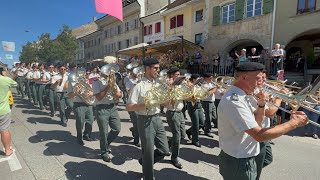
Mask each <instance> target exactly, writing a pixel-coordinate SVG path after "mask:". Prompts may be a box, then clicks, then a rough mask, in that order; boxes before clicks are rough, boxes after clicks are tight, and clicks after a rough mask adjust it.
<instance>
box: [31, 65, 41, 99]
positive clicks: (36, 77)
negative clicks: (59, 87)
mask: <svg viewBox="0 0 320 180" xmlns="http://www.w3.org/2000/svg"><path fill="white" fill-rule="evenodd" d="M39 66H40V64H39ZM39 66H35V67H34V69H33V73H32V80H33V82H34V83H33V85H32V94H33V97H34V101H33V104H34V105H38V102H39V97H38V85H37V81H38V80H39V79H40V71H39V68H38V67H39Z"/></svg>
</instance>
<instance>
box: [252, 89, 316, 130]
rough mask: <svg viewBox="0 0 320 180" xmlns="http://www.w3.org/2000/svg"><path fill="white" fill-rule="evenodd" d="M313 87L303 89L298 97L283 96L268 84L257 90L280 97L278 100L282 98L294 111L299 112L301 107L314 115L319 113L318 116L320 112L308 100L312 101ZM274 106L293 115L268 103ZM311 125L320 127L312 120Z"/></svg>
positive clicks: (291, 95)
mask: <svg viewBox="0 0 320 180" xmlns="http://www.w3.org/2000/svg"><path fill="white" fill-rule="evenodd" d="M311 88H312V87H311V86H308V87H306V88H305V89H303V90H302V91H301V93H298V94H296V95H293V94H290V93H289V94H283V93H281V92H278V91H276V90H275V89H271V88H270V85H268V84H264V85H263V87H262V88H258V89H256V90H259V89H261V90H263V91H264V92H267V93H269V94H270V95H272V96H274V97H278V98H281V99H282V100H283V101H284V102H286V103H288V105H289V106H291V108H292V110H293V111H297V110H298V109H299V108H300V107H302V108H304V109H307V110H309V111H311V112H314V113H317V114H320V111H318V110H316V109H314V104H315V103H314V102H310V101H308V100H307V99H310V95H311V94H310V92H311V91H312V90H310V89H311ZM266 103H268V104H270V105H272V106H275V107H277V108H278V109H280V110H282V111H285V112H287V113H289V114H291V112H290V111H288V110H286V109H284V108H282V107H279V106H276V105H274V104H272V103H270V102H266ZM309 123H310V124H312V125H315V126H318V127H320V124H318V123H316V122H313V121H311V120H309Z"/></svg>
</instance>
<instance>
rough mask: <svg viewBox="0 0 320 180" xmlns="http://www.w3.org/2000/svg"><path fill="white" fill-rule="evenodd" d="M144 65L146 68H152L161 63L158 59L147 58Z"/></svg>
mask: <svg viewBox="0 0 320 180" xmlns="http://www.w3.org/2000/svg"><path fill="white" fill-rule="evenodd" d="M142 63H143V65H144V66H152V65H154V64H159V61H158V59H156V58H146V59H145V60H143V61H142Z"/></svg>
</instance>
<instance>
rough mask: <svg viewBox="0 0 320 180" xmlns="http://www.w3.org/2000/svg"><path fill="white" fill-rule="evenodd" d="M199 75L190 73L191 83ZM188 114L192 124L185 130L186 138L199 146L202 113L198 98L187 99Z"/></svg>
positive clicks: (202, 121)
mask: <svg viewBox="0 0 320 180" xmlns="http://www.w3.org/2000/svg"><path fill="white" fill-rule="evenodd" d="M199 77H200V75H199V74H192V76H191V78H190V81H191V82H192V84H193V85H195V83H196V82H197V79H198V78H199ZM187 108H188V114H189V116H190V118H191V122H192V126H191V127H190V128H189V129H188V130H187V131H186V133H187V135H188V138H189V139H190V140H191V141H192V144H193V145H195V146H197V147H201V145H200V143H199V129H200V128H203V127H204V113H203V109H202V105H201V102H200V100H195V102H193V100H192V99H191V100H189V101H187Z"/></svg>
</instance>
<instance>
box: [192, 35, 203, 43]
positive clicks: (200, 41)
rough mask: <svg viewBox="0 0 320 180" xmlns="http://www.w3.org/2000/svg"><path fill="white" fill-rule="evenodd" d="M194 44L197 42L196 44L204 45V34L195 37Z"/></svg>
mask: <svg viewBox="0 0 320 180" xmlns="http://www.w3.org/2000/svg"><path fill="white" fill-rule="evenodd" d="M194 42H195V43H196V44H201V43H202V33H200V34H196V35H195V40H194Z"/></svg>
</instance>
